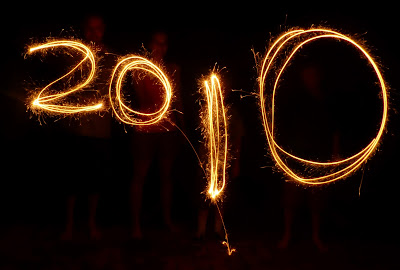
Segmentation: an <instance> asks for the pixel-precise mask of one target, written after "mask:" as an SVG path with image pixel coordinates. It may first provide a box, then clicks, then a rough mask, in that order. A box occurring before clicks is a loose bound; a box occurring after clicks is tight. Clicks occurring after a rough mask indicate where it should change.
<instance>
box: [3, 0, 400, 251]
mask: <svg viewBox="0 0 400 270" xmlns="http://www.w3.org/2000/svg"><path fill="white" fill-rule="evenodd" d="M365 4H366V5H369V6H366V5H364V6H356V5H349V4H344V3H339V2H329V4H328V3H327V5H326V6H325V5H324V4H320V5H312V4H309V5H297V6H292V5H290V4H289V3H282V4H276V3H275V4H270V3H268V2H256V3H251V2H248V1H246V2H243V3H242V2H237V1H236V2H235V1H233V2H230V3H227V4H207V3H197V2H195V3H192V2H179V4H176V5H174V4H171V5H166V4H165V3H164V4H163V5H157V4H156V3H154V4H151V5H150V4H149V5H143V4H137V3H129V4H120V3H115V4H114V3H112V4H111V3H100V2H99V4H94V5H93V6H89V5H86V4H85V5H82V4H73V3H69V2H68V3H64V4H60V5H57V6H53V5H51V6H46V5H45V4H40V6H33V5H32V6H25V5H19V4H16V5H14V6H13V7H9V6H8V5H7V6H6V7H3V15H2V16H3V17H2V20H1V28H2V31H1V50H2V56H1V59H0V63H1V64H0V66H1V77H2V80H1V86H0V87H1V108H0V110H1V121H2V122H1V130H2V131H1V136H2V146H1V148H2V149H3V150H2V151H1V153H2V155H3V158H2V160H3V161H2V162H1V163H2V166H1V171H2V177H1V178H0V179H1V180H0V181H1V182H0V183H1V187H0V194H1V195H0V202H1V203H0V211H1V212H2V214H1V221H0V223H3V224H5V225H6V224H8V225H11V226H14V225H16V224H21V223H23V224H25V223H26V224H53V223H54V224H60V223H62V220H63V215H64V214H63V209H64V208H62V207H63V200H62V198H60V196H59V194H57V192H56V191H54V190H57V189H58V188H59V187H58V186H57V170H54V169H52V170H49V171H46V159H47V158H48V157H46V156H44V155H43V154H41V152H40V151H37V149H38V147H37V146H33V145H34V143H35V139H37V138H38V137H40V134H41V133H40V132H41V131H40V129H41V128H43V126H41V125H40V123H39V121H38V119H37V117H36V116H33V115H32V114H31V113H30V112H29V111H28V109H27V108H26V106H25V103H26V102H27V100H26V98H27V94H26V92H25V90H26V87H27V85H28V86H29V85H30V84H31V83H32V82H35V81H39V82H40V80H41V78H31V77H30V74H32V73H30V72H31V71H30V70H29V69H28V68H27V67H29V65H27V64H26V63H27V62H29V59H28V60H26V59H25V58H24V54H25V53H26V48H27V47H26V46H28V45H29V44H32V43H34V42H37V41H39V42H40V41H43V40H44V39H45V38H47V37H53V38H58V37H63V38H65V37H69V36H76V37H81V36H82V30H81V29H82V21H83V19H84V17H85V16H86V15H87V14H89V13H98V14H101V15H102V16H104V18H105V22H106V26H107V27H106V36H105V43H106V44H107V45H108V47H109V48H110V51H112V52H114V53H116V54H119V55H121V56H123V55H126V54H132V53H140V51H141V46H142V44H145V46H146V42H147V40H148V38H149V36H150V34H151V33H152V32H153V31H155V30H164V31H166V32H167V33H169V36H170V51H169V58H170V59H171V60H172V61H174V62H176V63H177V64H178V65H180V66H181V68H182V74H181V75H182V82H181V83H182V97H183V103H184V113H185V122H186V130H187V132H188V136H189V138H191V139H192V140H193V141H194V142H195V145H197V143H196V141H197V140H198V139H199V138H200V137H201V136H200V135H199V130H198V129H197V126H198V124H199V120H198V109H199V106H198V99H199V94H198V83H199V79H200V78H201V76H203V75H207V74H208V73H209V72H210V70H212V69H213V67H214V66H215V63H217V67H218V68H219V69H222V71H221V75H222V78H223V81H224V82H226V86H227V87H229V88H230V89H235V90H242V91H239V92H234V93H233V94H232V95H233V96H234V97H233V98H231V101H232V102H235V103H236V104H237V106H238V108H239V110H240V112H241V115H242V117H243V119H244V120H245V128H246V136H245V142H244V145H245V147H244V153H243V155H244V156H243V161H242V164H241V166H242V172H241V177H240V178H239V179H237V181H236V182H231V183H229V188H228V191H227V193H226V198H225V203H226V208H227V214H226V215H227V217H226V219H227V220H226V223H227V224H229V226H230V227H231V228H232V230H233V231H235V230H238V231H240V232H241V234H242V235H243V236H244V237H245V235H246V232H249V233H250V232H253V231H263V230H267V231H270V232H272V235H274V236H273V238H274V239H275V240H277V239H278V238H279V234H280V233H281V231H282V229H281V225H282V221H281V219H282V212H281V204H280V201H281V196H282V191H281V189H282V181H283V179H284V177H283V176H282V175H281V174H280V173H279V172H276V170H275V169H273V166H274V164H273V161H272V159H271V158H270V157H269V156H268V151H267V144H266V138H265V135H264V133H263V128H262V123H261V119H260V116H259V110H258V106H259V105H258V100H257V98H256V96H254V95H253V94H252V93H257V81H256V78H257V76H258V75H257V68H256V66H257V63H256V61H255V58H254V54H253V52H252V49H254V51H255V52H258V53H260V56H262V55H263V54H264V53H265V51H266V48H267V46H268V42H269V40H270V39H271V38H273V37H276V36H277V35H279V34H280V33H281V32H282V31H285V30H287V29H290V28H291V27H304V28H308V27H311V26H318V25H322V26H325V27H332V28H334V29H337V30H339V31H342V32H343V33H345V34H350V35H356V36H357V37H359V38H360V39H362V40H365V41H366V44H367V45H368V46H369V49H370V51H371V52H372V53H373V54H374V55H375V56H376V57H377V59H378V61H379V63H380V64H381V67H382V71H383V74H384V77H385V79H386V81H387V83H388V86H389V87H390V111H389V122H388V126H387V132H386V133H385V134H384V136H383V142H382V144H381V146H380V148H379V150H378V151H377V152H376V154H375V155H374V156H373V157H372V158H371V160H370V161H368V162H367V164H366V166H365V167H363V168H364V169H363V170H364V172H362V171H359V172H357V173H355V174H354V175H353V176H352V177H350V178H349V179H346V180H344V181H339V182H338V183H335V184H333V185H329V187H325V186H323V187H316V189H320V190H321V192H323V191H325V190H326V189H329V194H330V196H331V198H330V200H329V203H328V207H327V210H326V211H327V212H326V213H327V214H326V217H325V219H324V226H325V228H326V229H325V234H326V235H325V237H326V238H327V239H334V238H335V239H342V240H343V241H344V242H346V241H350V240H349V239H353V238H355V239H357V241H360V242H363V241H369V242H373V243H375V242H385V243H397V242H396V241H397V240H398V237H399V233H398V226H399V225H400V223H399V221H398V220H399V219H398V218H397V215H398V208H399V206H400V205H399V202H398V190H399V187H400V185H399V176H398V173H397V170H398V163H399V161H400V158H399V157H398V149H399V148H398V147H399V136H400V135H399V132H400V130H399V128H398V124H399V115H398V113H397V106H399V105H400V104H399V95H398V85H399V76H398V74H399V64H398V60H399V54H398V38H397V36H398V30H397V28H398V25H399V24H398V13H397V12H396V10H397V9H398V8H397V6H394V5H393V6H391V5H385V4H384V3H381V2H379V3H378V2H375V3H369V2H368V3H365ZM363 74H364V73H363ZM371 74H373V73H371V72H370V73H368V72H365V76H368V75H371ZM363 76H364V75H360V79H361V80H363ZM371 89H372V87H371ZM371 91H375V94H376V93H377V92H378V91H379V88H373V89H372V90H371ZM240 95H243V96H245V97H243V98H240ZM377 98H378V97H377ZM371 104H373V102H372V103H371ZM374 104H375V103H374ZM372 108H374V111H373V112H371V111H369V112H368V113H366V114H364V115H366V117H371V116H372V119H373V121H376V118H374V115H375V113H376V114H380V111H379V109H378V110H377V109H376V106H375V107H374V106H372ZM375 117H376V116H375ZM52 121H53V119H51V118H47V119H46V122H47V124H49V123H51V122H52ZM360 121H361V122H362V123H366V124H368V123H369V122H368V119H363V120H360ZM42 125H46V124H42ZM115 127H116V128H117V131H116V132H117V134H118V136H117V137H116V138H117V139H116V142H115V145H117V146H118V147H119V149H120V152H121V153H125V155H126V157H124V156H122V158H121V156H116V158H115V160H114V161H115V163H118V162H122V163H123V164H126V165H129V155H128V154H127V153H126V152H124V143H125V142H126V140H127V139H126V136H127V135H126V134H124V132H123V130H124V128H123V127H122V125H119V124H116V125H115ZM125 129H126V130H127V132H128V133H129V129H130V128H129V127H127V128H125ZM360 140H362V141H365V140H366V139H365V138H360ZM190 151H191V150H190V149H189V148H188V147H187V149H186V148H185V150H183V152H182V155H183V156H182V157H180V158H179V162H181V164H180V165H179V166H181V167H182V168H183V170H182V172H181V173H177V179H178V180H177V184H176V192H175V193H177V195H176V196H175V201H176V203H175V215H176V219H177V220H181V221H182V222H183V223H185V222H193V219H194V218H193V215H194V214H193V209H192V208H191V205H190V204H186V203H185V202H187V201H190V198H188V197H189V195H188V194H191V193H190V192H188V190H190V189H191V187H190V181H191V178H193V177H194V174H193V171H194V170H195V168H196V166H197V165H196V163H195V162H196V161H195V158H194V157H193V155H192V154H191V152H190ZM49 174H52V175H49ZM362 177H363V185H362V189H361V195H360V196H359V191H358V188H359V184H360V181H361V178H362ZM128 178H129V173H128V172H124V171H122V172H121V171H117V172H116V173H115V177H113V179H110V187H111V188H110V190H111V192H110V194H108V195H107V196H108V199H104V200H103V202H102V203H103V206H102V205H101V206H100V207H102V209H103V210H99V211H101V212H100V213H99V216H100V217H99V219H100V221H101V223H102V224H103V225H104V226H109V225H113V224H127V223H128V220H129V219H128V213H129V211H128V205H127V203H128V199H127V196H128V193H127V192H126V188H127V183H128V181H129V179H128ZM299 188H303V187H301V186H300V187H299ZM148 196H151V195H148ZM149 204H151V203H149ZM148 207H149V208H150V209H153V208H154V207H152V206H148ZM338 213H339V214H338ZM338 216H339V217H340V218H338ZM339 220H340V221H339ZM236 228H237V229H236ZM271 241H272V240H271Z"/></svg>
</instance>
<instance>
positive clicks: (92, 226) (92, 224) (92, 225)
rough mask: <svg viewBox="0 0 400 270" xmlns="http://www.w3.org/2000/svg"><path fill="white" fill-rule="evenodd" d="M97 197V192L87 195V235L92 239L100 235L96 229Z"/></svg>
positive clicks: (96, 238)
mask: <svg viewBox="0 0 400 270" xmlns="http://www.w3.org/2000/svg"><path fill="white" fill-rule="evenodd" d="M99 197H100V195H99V194H98V193H96V194H90V195H89V223H88V225H89V235H90V238H91V239H93V240H98V239H100V237H101V235H100V232H99V230H98V229H97V225H96V212H97V205H98V204H99Z"/></svg>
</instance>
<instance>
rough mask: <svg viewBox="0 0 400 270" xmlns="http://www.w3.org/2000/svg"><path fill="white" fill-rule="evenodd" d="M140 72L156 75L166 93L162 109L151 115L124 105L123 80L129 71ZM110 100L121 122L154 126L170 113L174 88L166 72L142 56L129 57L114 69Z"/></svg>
mask: <svg viewBox="0 0 400 270" xmlns="http://www.w3.org/2000/svg"><path fill="white" fill-rule="evenodd" d="M133 70H139V71H144V72H148V73H150V74H152V75H154V76H155V77H156V78H157V79H158V80H159V81H160V82H161V85H162V87H163V89H164V91H165V95H164V103H163V104H162V105H161V107H160V108H159V109H158V110H157V111H155V112H151V113H143V112H140V111H136V110H133V109H132V108H130V107H128V106H127V105H125V103H124V98H123V95H122V93H121V89H122V85H123V79H124V77H125V75H126V73H127V72H128V71H133ZM109 98H110V103H111V106H112V109H113V111H114V114H115V115H116V116H117V118H118V119H119V120H121V121H122V122H124V123H126V124H129V125H139V126H140V125H153V124H155V123H157V122H159V121H160V120H161V119H163V118H164V117H165V115H166V113H167V111H168V108H169V105H170V103H171V98H172V87H171V84H170V82H169V80H168V78H167V76H166V75H165V74H164V72H163V71H162V70H161V69H160V68H159V67H158V66H156V65H155V64H153V63H152V62H151V61H149V60H147V59H146V58H143V57H140V56H129V57H127V58H124V59H123V60H121V61H120V62H119V63H118V64H117V65H116V67H115V68H114V71H113V74H112V77H111V82H110V88H109Z"/></svg>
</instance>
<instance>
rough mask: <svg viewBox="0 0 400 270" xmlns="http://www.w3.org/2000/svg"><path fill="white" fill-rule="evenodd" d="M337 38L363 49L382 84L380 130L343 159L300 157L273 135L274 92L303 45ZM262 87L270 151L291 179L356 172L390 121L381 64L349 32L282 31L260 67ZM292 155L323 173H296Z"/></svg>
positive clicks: (327, 178) (316, 180)
mask: <svg viewBox="0 0 400 270" xmlns="http://www.w3.org/2000/svg"><path fill="white" fill-rule="evenodd" d="M327 38H329V39H337V40H342V41H345V42H348V43H349V44H350V45H352V46H354V47H355V48H356V49H357V50H358V51H359V52H360V53H361V55H363V56H364V57H365V58H366V59H367V60H368V62H369V64H370V65H371V66H372V68H373V70H374V72H375V73H376V76H377V78H378V80H379V86H380V88H381V94H382V95H381V98H382V104H383V112H382V118H381V123H380V127H379V130H378V132H377V135H376V137H375V138H373V139H372V141H371V142H370V143H369V144H368V145H367V146H366V147H364V148H363V149H362V150H361V151H359V152H358V153H356V154H354V155H352V156H350V157H348V158H345V159H342V160H338V161H331V162H318V161H313V160H307V159H303V158H301V157H298V156H295V155H293V154H291V153H289V152H288V151H286V150H284V149H283V148H282V147H280V146H279V145H278V144H277V143H276V141H275V138H274V114H275V113H274V107H275V94H276V91H277V88H278V85H279V80H280V78H281V76H282V74H283V72H284V70H285V68H286V67H287V66H288V64H289V63H290V61H291V60H292V58H293V57H294V55H295V54H296V52H297V51H298V50H299V49H300V48H302V47H303V46H304V45H306V44H308V43H310V42H312V41H316V40H319V39H327ZM278 55H284V56H283V57H284V60H283V62H282V63H283V64H280V65H277V66H275V65H274V64H275V62H277V61H278V60H277V56H278ZM267 77H268V78H271V79H270V80H268V81H267ZM259 89H260V105H261V114H262V120H263V125H264V130H265V133H266V135H267V140H268V145H269V148H270V150H271V154H272V156H273V158H274V160H275V162H276V164H277V165H278V167H279V168H280V169H282V170H283V171H284V172H285V173H286V174H287V175H288V176H289V177H291V178H292V179H294V180H296V181H299V182H302V183H306V184H312V185H317V184H324V183H329V182H333V181H335V180H338V179H341V178H344V177H346V176H348V175H350V174H351V173H353V172H355V171H356V170H357V169H358V168H360V166H361V165H362V164H363V163H364V162H365V161H366V160H367V159H368V158H369V157H370V156H371V154H372V153H373V152H374V150H375V149H376V148H377V145H378V143H379V141H380V139H381V137H382V134H383V132H384V130H385V126H386V121H387V113H388V100H387V99H388V98H387V89H386V85H385V81H384V79H383V77H382V74H381V72H380V70H379V68H378V65H377V64H376V63H375V61H374V60H373V58H372V56H371V55H370V54H369V53H368V52H367V50H366V49H364V48H363V47H362V46H361V45H360V44H359V43H357V42H356V41H355V40H353V39H351V38H350V37H348V36H345V35H343V34H341V33H338V32H336V31H332V30H329V29H319V28H316V29H309V30H302V29H298V30H292V31H288V32H286V33H284V34H283V35H281V36H280V37H279V38H278V39H277V40H276V41H275V42H274V43H273V44H272V46H271V47H270V49H269V50H268V52H267V54H266V56H265V58H264V60H263V63H262V67H261V72H260V77H259ZM266 89H268V90H270V91H272V96H271V107H270V108H271V109H270V112H269V113H267V111H266V108H265V105H266V102H267V99H266V97H265V95H264V92H265V91H266ZM287 159H292V160H296V161H298V162H300V163H302V164H304V165H306V166H309V167H313V168H316V169H320V170H321V169H322V171H323V172H325V173H324V174H322V175H321V176H316V177H312V176H304V175H300V174H298V173H296V172H295V171H294V170H293V169H291V168H290V167H289V166H288V164H287V162H286V160H287Z"/></svg>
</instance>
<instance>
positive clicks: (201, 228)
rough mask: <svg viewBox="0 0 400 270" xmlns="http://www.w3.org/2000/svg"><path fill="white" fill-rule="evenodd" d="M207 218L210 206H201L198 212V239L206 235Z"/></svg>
mask: <svg viewBox="0 0 400 270" xmlns="http://www.w3.org/2000/svg"><path fill="white" fill-rule="evenodd" d="M207 218H208V208H205V207H200V208H199V212H198V214H197V231H196V235H195V237H196V238H197V239H201V238H204V237H205V236H206V228H207Z"/></svg>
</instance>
